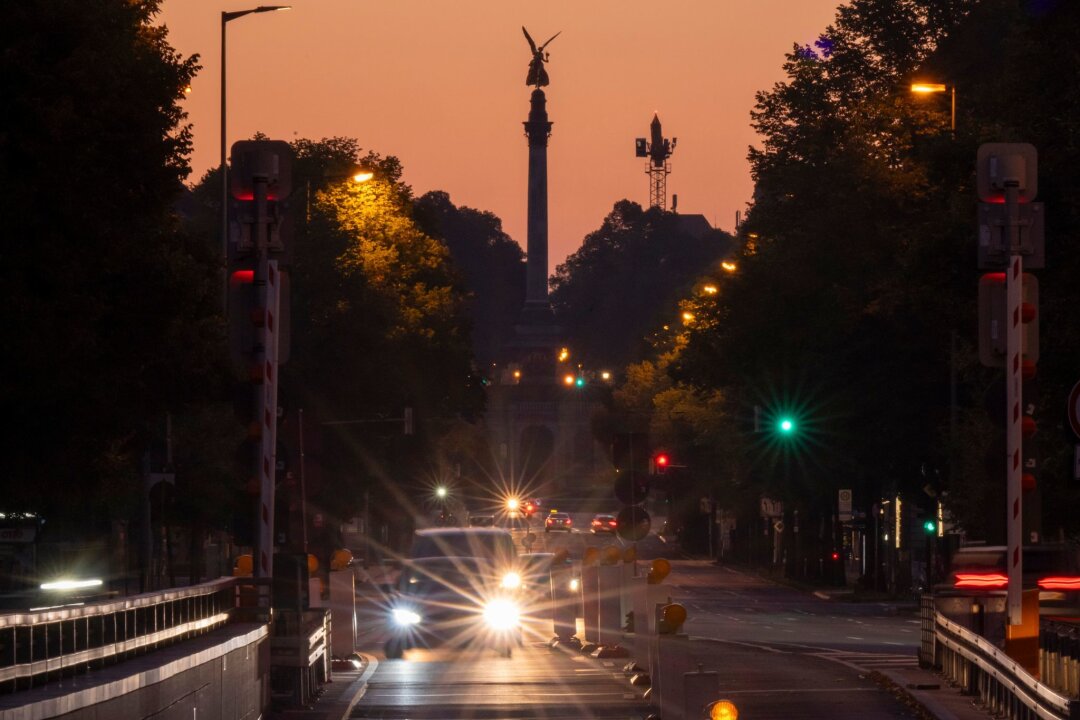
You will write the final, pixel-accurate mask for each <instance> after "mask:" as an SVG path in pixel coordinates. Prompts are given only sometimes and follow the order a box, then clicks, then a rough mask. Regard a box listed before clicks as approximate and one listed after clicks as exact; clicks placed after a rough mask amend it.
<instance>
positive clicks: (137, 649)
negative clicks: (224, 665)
mask: <svg viewBox="0 0 1080 720" xmlns="http://www.w3.org/2000/svg"><path fill="white" fill-rule="evenodd" d="M238 588H239V585H238V583H237V581H236V580H235V579H233V578H222V579H219V580H214V581H211V582H207V583H202V584H201V585H193V586H191V587H185V588H176V589H172V590H164V591H160V592H153V593H146V594H143V595H134V596H131V597H127V598H123V599H119V600H111V601H105V602H98V603H93V604H87V605H77V606H70V607H59V608H52V609H44V610H38V611H31V612H20V613H10V614H5V615H0V692H3V693H12V692H16V691H21V690H27V689H30V688H33V687H40V686H42V685H44V684H47V683H49V682H54V681H56V680H59V679H61V678H66V677H71V676H73V675H77V674H80V673H84V672H86V671H88V670H92V669H96V668H101V667H104V666H106V665H110V664H114V663H117V662H121V661H123V660H125V659H128V658H130V657H132V656H134V655H138V654H141V653H145V652H148V651H150V650H153V649H155V648H158V647H162V646H164V645H167V644H170V643H175V642H179V641H181V640H185V639H187V638H190V637H193V636H195V635H200V634H203V633H207V632H210V631H211V630H213V629H215V628H218V627H220V626H222V625H225V624H226V623H228V622H229V621H230V619H231V618H232V617H233V615H234V611H235V609H236V608H237V591H238Z"/></svg>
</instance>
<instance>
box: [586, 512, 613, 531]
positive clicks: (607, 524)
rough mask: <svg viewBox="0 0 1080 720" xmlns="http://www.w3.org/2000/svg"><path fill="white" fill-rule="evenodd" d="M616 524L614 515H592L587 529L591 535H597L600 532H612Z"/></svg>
mask: <svg viewBox="0 0 1080 720" xmlns="http://www.w3.org/2000/svg"><path fill="white" fill-rule="evenodd" d="M617 526H618V522H616V520H615V516H614V515H594V516H593V519H592V522H591V523H589V531H590V532H592V534H593V535H599V534H600V533H612V534H614V533H615V528H616V527H617Z"/></svg>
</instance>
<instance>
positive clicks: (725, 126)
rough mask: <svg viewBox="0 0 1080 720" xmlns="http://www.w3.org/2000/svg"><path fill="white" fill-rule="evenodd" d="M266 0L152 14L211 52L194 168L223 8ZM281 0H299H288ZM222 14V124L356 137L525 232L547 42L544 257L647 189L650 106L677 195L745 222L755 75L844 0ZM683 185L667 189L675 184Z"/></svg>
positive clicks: (682, 207)
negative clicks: (537, 52) (533, 93)
mask: <svg viewBox="0 0 1080 720" xmlns="http://www.w3.org/2000/svg"><path fill="white" fill-rule="evenodd" d="M258 4H259V2H257V1H256V2H252V3H250V4H248V3H242V2H241V3H234V2H221V1H220V0H165V1H164V2H163V4H162V12H161V14H160V15H159V16H158V21H159V22H161V23H164V24H165V25H166V26H167V27H168V28H169V41H170V43H171V44H172V46H173V47H174V48H175V49H176V50H177V51H178V52H180V53H182V54H184V55H185V56H186V55H191V54H196V53H197V54H198V55H200V58H201V63H202V66H203V69H202V70H201V71H200V72H199V74H198V76H197V77H196V78H195V81H194V82H193V83H192V93H191V95H190V96H189V97H188V99H187V100H186V101H185V107H186V109H187V111H188V114H189V117H188V122H190V123H192V125H193V130H194V140H195V147H194V153H193V155H192V166H193V170H194V172H193V175H192V176H191V178H189V179H190V180H191V181H195V180H197V179H198V178H200V177H201V176H202V175H203V173H205V172H206V171H207V170H208V169H210V168H211V167H214V166H216V164H217V162H218V152H219V149H218V147H219V146H218V143H219V132H220V131H219V123H220V105H219V95H220V86H219V82H220V80H219V78H220V72H221V65H220V43H221V15H220V14H221V11H223V10H226V11H234V10H242V9H247V8H252V7H255V6H256V5H258ZM281 4H289V0H283V1H282V2H281ZM291 4H292V6H293V9H292V10H290V11H287V12H274V13H265V14H257V15H249V16H247V17H243V18H240V19H237V20H234V21H232V22H230V23H229V25H228V64H227V69H228V80H227V82H228V86H227V87H228V135H227V138H228V144H229V145H231V144H232V143H233V142H234V141H236V140H240V139H246V138H249V137H251V135H252V134H253V133H255V132H256V131H262V132H264V133H266V134H267V135H269V136H270V137H271V138H273V139H281V140H293V139H295V138H301V137H305V138H311V139H315V140H317V139H320V138H323V137H329V136H335V135H343V136H349V137H355V138H357V139H358V140H359V142H360V144H361V145H362V146H363V147H364V148H365V149H372V150H375V151H376V152H379V153H382V154H384V155H396V156H398V157H399V158H400V159H401V161H402V163H403V164H404V167H405V177H404V179H405V181H406V182H407V183H409V184H410V185H411V186H412V187H413V190H414V192H415V193H416V194H417V195H420V194H422V193H424V192H427V191H428V190H445V191H446V192H448V193H449V194H450V198H451V200H452V201H453V202H454V203H455V204H458V205H468V206H470V207H474V208H478V209H481V210H490V211H491V212H494V213H495V214H496V215H498V216H499V217H500V218H502V220H503V227H504V229H505V230H506V232H508V233H509V234H510V236H511V237H513V238H514V239H515V240H517V241H518V242H519V243H520V244H522V245H523V246H524V243H525V223H526V173H527V167H528V148H527V145H526V141H525V136H524V132H523V129H522V124H521V123H522V121H524V120H525V118H526V115H527V113H528V106H529V92H530V90H529V88H528V87H526V86H525V74H526V70H527V69H528V64H529V59H530V52H529V48H528V44H527V43H526V41H525V38H524V36H523V35H522V33H521V26H522V25H525V26H526V27H527V28H528V29H529V32H530V33H531V34H532V36H533V37H534V38H535V39H536V40H537V42H538V43H539V42H543V41H544V40H546V39H547V38H548V37H550V36H551V35H553V34H555V33H556V32H558V31H561V32H562V34H561V35H560V36H559V37H558V38H557V39H556V40H555V41H554V42H552V43H551V45H550V46H549V48H548V50H549V52H550V53H551V61H550V63H549V64H548V65H547V70H548V73H549V75H550V76H551V85H550V86H549V87H548V88H546V91H547V97H548V112H549V115H550V116H551V120H552V121H553V122H554V127H553V129H552V136H551V140H550V144H549V147H548V173H549V188H548V192H549V201H548V202H549V213H550V215H549V222H550V230H549V232H550V235H549V246H550V251H549V253H550V256H549V260H548V264H549V269H550V271H554V268H555V265H556V264H557V263H560V262H562V261H563V260H564V258H565V257H566V255H568V254H569V253H572V252H574V251H575V250H577V249H578V247H580V245H581V242H582V239H583V238H584V236H585V234H586V233H588V232H590V231H592V230H595V229H596V228H598V227H599V225H600V223H601V221H602V220H603V218H604V216H605V215H606V214H607V213H608V212H609V211H610V210H611V207H612V205H613V203H615V202H616V201H618V200H620V199H622V198H630V199H631V200H635V201H637V202H639V203H641V204H642V205H646V204H647V203H648V185H647V179H646V176H645V173H644V169H645V166H644V160H642V159H639V158H635V157H634V138H635V137H644V136H646V135H647V134H648V126H649V121H650V120H651V119H652V115H653V112H658V113H659V114H660V119H661V120H662V121H663V123H664V134H665V136H667V137H672V136H674V137H677V138H678V140H679V143H678V148H677V150H676V152H675V154H674V156H673V157H672V168H673V172H672V174H671V176H670V177H669V180H668V192H669V196H670V194H672V193H674V194H677V195H678V196H679V211H680V212H685V213H701V214H704V215H705V216H706V217H707V218H708V219H709V221H710V222H712V223H713V224H714V225H715V226H717V227H720V228H723V229H725V230H729V231H730V230H733V227H734V222H735V212H736V211H737V210H743V209H744V208H745V206H746V203H747V201H748V200H749V199H750V196H751V194H752V191H753V184H752V182H751V179H750V175H749V168H748V165H747V162H746V151H747V147H748V146H749V145H751V144H753V143H755V141H756V138H755V136H754V133H753V131H752V130H751V128H750V118H749V111H750V109H751V108H752V107H753V104H754V93H755V92H756V91H757V90H761V89H767V88H769V87H771V86H772V85H773V83H775V82H777V81H780V80H781V79H783V73H782V70H781V65H782V63H783V61H784V53H785V52H787V51H788V50H790V49H791V47H792V45H793V44H794V43H800V44H804V43H810V42H813V40H814V39H815V38H816V37H817V36H818V35H819V34H820V33H821V32H822V31H823V30H824V29H825V28H826V26H827V25H828V24H829V23H831V22H832V20H833V17H834V15H835V10H836V6H837V5H838V4H840V2H839V0H746V1H745V2H739V1H737V0H667V1H666V2H665V1H658V0H652V1H646V0H549V1H547V2H536V1H534V2H521V1H519V0H291ZM669 202H670V201H669Z"/></svg>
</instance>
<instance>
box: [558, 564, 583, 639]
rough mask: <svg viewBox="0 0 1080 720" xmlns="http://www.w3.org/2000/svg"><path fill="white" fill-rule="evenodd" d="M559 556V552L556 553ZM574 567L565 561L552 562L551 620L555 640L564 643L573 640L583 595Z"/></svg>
mask: <svg viewBox="0 0 1080 720" xmlns="http://www.w3.org/2000/svg"><path fill="white" fill-rule="evenodd" d="M556 556H557V554H556ZM575 580H576V578H575V576H574V568H573V566H572V565H567V564H565V562H559V561H558V560H552V564H551V597H552V602H551V621H552V629H553V631H554V633H555V640H557V641H558V642H560V643H562V644H568V643H571V642H573V638H574V633H575V632H576V631H577V610H578V603H579V598H580V597H581V587H580V585H581V584H580V582H575Z"/></svg>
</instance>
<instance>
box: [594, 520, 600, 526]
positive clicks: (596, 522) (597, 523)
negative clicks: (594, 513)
mask: <svg viewBox="0 0 1080 720" xmlns="http://www.w3.org/2000/svg"><path fill="white" fill-rule="evenodd" d="M592 524H593V525H599V524H600V521H599V520H593V521H592Z"/></svg>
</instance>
